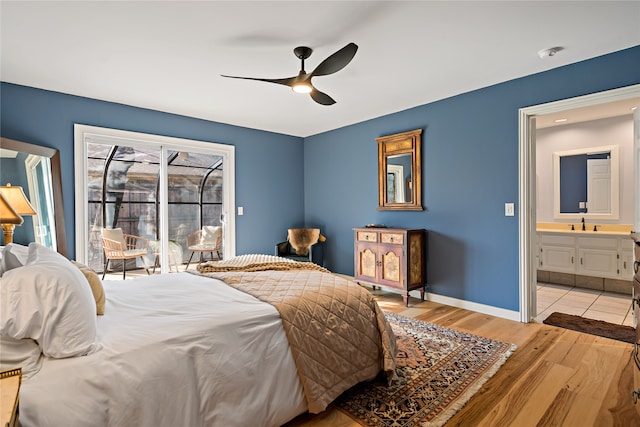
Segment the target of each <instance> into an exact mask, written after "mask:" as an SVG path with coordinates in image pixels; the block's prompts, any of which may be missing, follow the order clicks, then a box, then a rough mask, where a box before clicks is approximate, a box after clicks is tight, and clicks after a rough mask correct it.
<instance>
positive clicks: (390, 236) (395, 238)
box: [380, 233, 404, 245]
mask: <svg viewBox="0 0 640 427" xmlns="http://www.w3.org/2000/svg"><path fill="white" fill-rule="evenodd" d="M403 237H404V235H402V234H396V233H380V241H381V242H382V243H392V244H395V245H402V244H403V243H404V238H403Z"/></svg>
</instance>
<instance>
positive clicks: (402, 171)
mask: <svg viewBox="0 0 640 427" xmlns="http://www.w3.org/2000/svg"><path fill="white" fill-rule="evenodd" d="M421 135H422V129H416V130H412V131H408V132H403V133H398V134H395V135H388V136H382V137H380V138H376V141H378V210H422V209H423V208H422V167H421V159H422V158H421V154H420V145H421Z"/></svg>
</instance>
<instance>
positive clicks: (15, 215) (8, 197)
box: [0, 183, 36, 246]
mask: <svg viewBox="0 0 640 427" xmlns="http://www.w3.org/2000/svg"><path fill="white" fill-rule="evenodd" d="M35 214H36V211H35V209H33V206H31V203H29V200H27V196H25V194H24V191H22V187H19V186H18V187H12V186H11V184H8V183H7V185H6V186H0V224H1V225H2V233H3V234H4V244H5V246H6V245H8V244H9V243H12V242H13V230H14V228H15V227H16V225H21V224H22V223H23V222H24V220H23V219H22V217H23V216H24V215H35Z"/></svg>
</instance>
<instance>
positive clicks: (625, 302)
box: [535, 283, 633, 326]
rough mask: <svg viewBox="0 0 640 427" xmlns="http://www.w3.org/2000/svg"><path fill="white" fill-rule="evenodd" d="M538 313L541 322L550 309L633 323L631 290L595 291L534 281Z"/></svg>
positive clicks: (612, 321) (537, 317)
mask: <svg viewBox="0 0 640 427" xmlns="http://www.w3.org/2000/svg"><path fill="white" fill-rule="evenodd" d="M537 303H538V313H539V314H538V316H536V318H535V320H536V322H542V321H543V320H544V319H546V318H547V316H549V315H550V314H551V313H553V312H556V311H557V312H560V313H565V314H574V315H576V316H582V317H587V318H589V319H596V320H604V321H606V322H609V323H616V324H619V325H628V326H633V312H632V310H631V294H629V295H625V294H618V293H614V292H604V291H596V290H592V289H583V288H576V287H571V286H562V285H555V284H549V283H538V291H537Z"/></svg>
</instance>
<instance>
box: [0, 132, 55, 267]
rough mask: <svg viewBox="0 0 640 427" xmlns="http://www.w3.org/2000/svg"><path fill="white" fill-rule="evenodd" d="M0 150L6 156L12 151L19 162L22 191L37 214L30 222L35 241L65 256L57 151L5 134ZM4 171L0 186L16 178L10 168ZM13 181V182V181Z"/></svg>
mask: <svg viewBox="0 0 640 427" xmlns="http://www.w3.org/2000/svg"><path fill="white" fill-rule="evenodd" d="M0 149H1V150H2V152H4V153H5V154H7V155H9V154H8V153H14V154H13V156H10V157H13V158H15V160H16V161H17V160H19V161H20V165H16V166H15V167H16V168H21V169H24V175H25V184H26V185H24V186H23V190H24V192H25V194H26V196H27V198H28V199H29V200H30V202H31V204H32V205H33V206H34V208H35V209H36V212H37V213H38V216H39V218H38V219H37V223H34V225H33V227H34V230H33V235H34V236H35V241H38V242H39V243H41V244H43V245H45V246H47V247H50V248H51V249H53V250H56V251H58V252H59V253H60V254H62V255H65V256H66V254H67V243H66V236H65V226H64V210H63V207H62V203H63V202H62V177H61V174H60V152H59V151H58V150H56V149H54V148H48V147H42V146H40V145H35V144H29V143H26V142H22V141H16V140H13V139H9V138H4V137H2V138H0ZM3 156H4V155H3ZM10 170H14V169H13V168H11V169H10ZM15 170H17V169H15ZM6 172H7V173H4V172H3V173H2V174H0V179H1V180H2V181H3V182H2V183H1V185H6V184H7V182H11V180H13V179H15V178H16V176H15V175H13V174H12V173H10V171H6ZM15 183H16V182H15V181H14V182H13V184H15ZM32 220H33V218H32Z"/></svg>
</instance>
